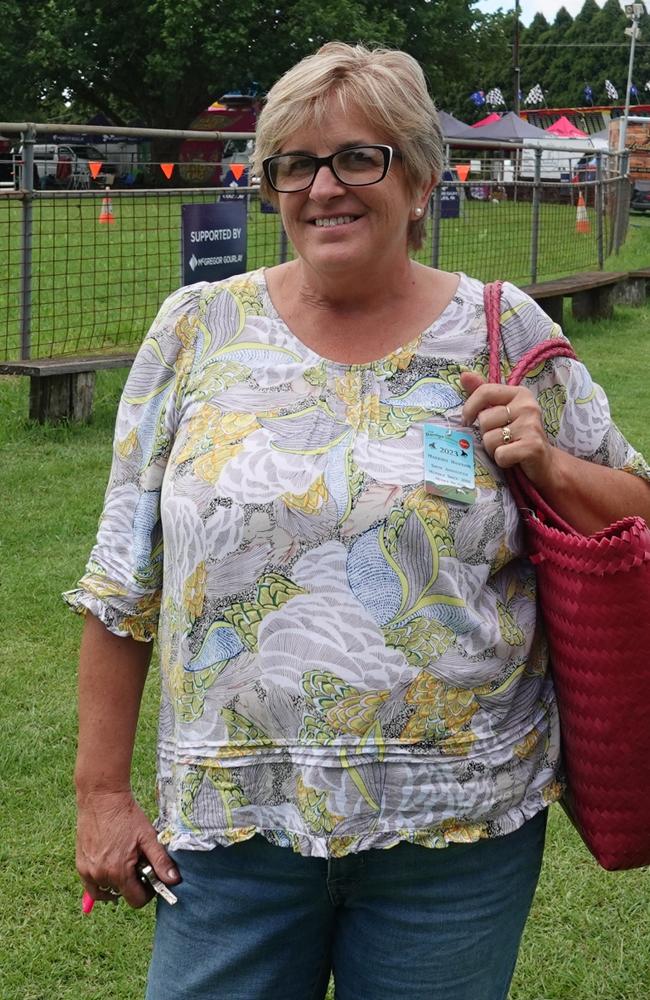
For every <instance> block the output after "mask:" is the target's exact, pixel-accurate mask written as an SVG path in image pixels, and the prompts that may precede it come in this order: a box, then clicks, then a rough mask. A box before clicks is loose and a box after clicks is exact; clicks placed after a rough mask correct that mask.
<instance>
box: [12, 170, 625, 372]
mask: <svg viewBox="0 0 650 1000" xmlns="http://www.w3.org/2000/svg"><path fill="white" fill-rule="evenodd" d="M482 170H483V171H485V173H486V174H487V175H488V176H487V177H485V178H483V177H480V178H478V179H469V180H467V181H466V182H465V183H460V182H458V181H457V180H454V181H453V182H452V183H451V184H450V185H448V186H447V187H448V189H449V190H451V193H452V195H453V197H452V198H451V202H454V199H456V201H455V209H454V211H453V213H452V215H453V217H447V215H448V209H449V203H450V199H449V198H447V199H445V196H444V188H443V189H438V190H437V192H436V193H435V195H434V198H433V199H432V203H431V212H430V218H429V223H428V229H427V239H426V242H425V246H424V248H423V249H422V250H421V251H419V252H418V253H417V254H416V255H415V257H416V259H418V260H420V261H422V262H423V263H427V264H434V265H435V266H438V267H441V268H444V269H446V270H452V271H458V270H462V271H466V272H467V273H469V274H471V275H474V276H476V277H478V278H481V279H483V280H493V279H495V278H504V279H507V280H510V281H514V282H515V283H517V284H526V283H529V282H531V281H535V280H543V279H545V278H552V277H558V276H561V275H563V274H568V273H571V272H576V271H581V270H586V269H594V268H595V267H598V266H602V261H603V259H604V257H605V256H606V255H607V254H608V253H611V252H612V250H613V249H616V248H617V247H618V246H619V245H620V243H621V242H622V240H623V238H624V233H625V226H626V224H627V216H628V213H627V201H626V199H628V200H629V189H628V186H627V184H626V183H625V182H624V181H623V179H622V178H616V179H610V180H607V181H605V182H604V183H603V184H602V185H600V184H599V183H598V182H597V181H595V180H589V179H586V180H585V179H583V178H581V179H580V181H581V182H580V184H579V185H578V184H576V183H571V181H570V179H567V178H566V177H565V178H564V179H563V180H561V181H549V180H541V181H539V182H538V183H537V184H535V183H534V182H533V181H531V180H520V179H518V180H517V182H516V183H515V182H514V181H513V180H512V178H509V177H508V176H507V175H505V176H504V174H503V170H502V169H501V167H499V168H498V169H496V168H495V167H494V165H492V166H490V165H489V163H488V162H487V161H482ZM499 170H501V175H500V176H499ZM495 174H497V176H496V177H495V176H494V175H495ZM240 190H243V193H244V197H245V198H246V208H247V261H246V267H247V269H249V270H251V269H253V268H257V267H260V266H270V265H273V264H276V263H278V262H280V261H281V260H283V259H287V258H288V257H289V256H291V248H290V247H288V246H287V242H286V237H285V236H284V233H283V232H282V227H281V223H280V219H279V216H278V215H277V214H275V213H269V212H267V211H264V210H263V206H262V204H261V202H260V196H259V190H258V189H256V188H247V189H240ZM222 193H223V189H216V188H214V187H211V188H201V189H197V188H189V187H185V188H183V187H171V186H169V185H167V186H166V187H163V186H161V187H160V188H156V189H139V188H137V187H131V188H129V187H127V188H120V189H112V190H110V191H105V190H103V189H102V188H94V189H91V188H88V189H86V188H83V189H79V188H78V187H73V188H71V189H66V190H48V189H42V190H36V191H34V192H33V193H31V192H25V191H11V190H7V189H4V190H0V359H2V360H8V361H11V360H17V359H19V358H20V357H21V356H22V357H32V358H46V357H57V356H61V355H70V354H86V353H93V352H98V353H106V352H110V351H112V350H114V349H115V350H117V349H120V350H124V349H135V347H136V346H137V345H138V344H139V343H140V341H141V340H142V337H143V335H144V334H145V332H146V330H147V328H148V326H149V325H150V323H151V321H152V319H153V317H154V316H155V314H156V312H157V310H158V308H159V306H160V303H161V301H162V300H163V299H164V297H165V296H166V295H168V294H169V293H170V292H172V291H173V290H174V289H175V288H177V287H178V286H179V285H180V284H182V275H181V247H180V239H181V208H182V206H183V205H188V204H201V203H202V204H207V203H214V202H215V201H216V200H217V199H218V198H219V197H220V196H221V194H222ZM579 195H581V199H583V200H584V205H580V204H579V203H578V197H579ZM107 197H109V198H110V205H109V204H107V203H106V202H105V201H104V199H105V198H107ZM601 205H602V210H601V211H599V206H601ZM445 206H447V211H446V207H445ZM107 212H108V214H110V215H111V216H112V218H113V219H114V221H112V222H111V221H104V222H102V221H100V216H101V215H102V213H104V215H106V213H107Z"/></svg>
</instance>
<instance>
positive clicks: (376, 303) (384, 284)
mask: <svg viewBox="0 0 650 1000" xmlns="http://www.w3.org/2000/svg"><path fill="white" fill-rule="evenodd" d="M291 267H292V268H293V271H292V273H291V275H290V278H291V280H292V282H293V283H294V288H295V289H296V293H297V297H298V299H300V300H302V301H303V302H307V303H309V304H310V305H312V306H320V307H322V308H326V309H331V310H336V311H338V312H345V313H356V312H365V311H366V308H367V306H368V305H369V304H372V306H373V309H374V310H376V309H377V308H378V307H380V306H381V303H382V302H392V303H394V302H395V300H396V299H400V298H403V297H406V296H408V295H409V294H410V293H411V292H412V290H413V287H414V285H415V283H416V279H417V265H416V264H414V263H413V261H411V260H410V259H409V258H408V257H407V256H404V258H403V259H400V260H399V261H398V262H397V263H396V262H395V261H394V260H393V261H392V262H391V263H390V266H387V267H385V268H381V267H377V268H373V271H372V273H371V274H368V273H367V271H365V269H364V273H363V274H358V273H357V272H356V271H355V270H354V269H345V270H343V269H342V270H341V271H336V272H329V273H325V274H324V273H323V272H321V271H315V270H314V269H313V268H311V267H310V266H309V264H307V262H306V261H304V260H302V259H300V258H299V259H298V260H296V261H294V262H293V264H292V265H291ZM288 276H289V275H288Z"/></svg>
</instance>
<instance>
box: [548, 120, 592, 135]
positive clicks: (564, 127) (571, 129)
mask: <svg viewBox="0 0 650 1000" xmlns="http://www.w3.org/2000/svg"><path fill="white" fill-rule="evenodd" d="M544 131H545V132H548V133H549V135H559V136H561V137H562V138H563V139H586V138H587V133H586V132H583V131H582V130H581V129H579V128H576V127H575V125H572V124H571V122H570V121H569V119H568V118H567V117H566V115H562V117H561V118H558V120H557V121H555V122H553V124H552V125H549V127H548V128H547V129H545V130H544Z"/></svg>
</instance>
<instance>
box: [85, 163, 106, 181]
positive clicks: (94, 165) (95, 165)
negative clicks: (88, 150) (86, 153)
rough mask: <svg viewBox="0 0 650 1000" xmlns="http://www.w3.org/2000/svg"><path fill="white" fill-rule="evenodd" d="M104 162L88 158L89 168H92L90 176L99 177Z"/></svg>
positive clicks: (94, 178)
mask: <svg viewBox="0 0 650 1000" xmlns="http://www.w3.org/2000/svg"><path fill="white" fill-rule="evenodd" d="M102 167H103V163H101V161H98V160H88V169H89V170H90V176H91V177H92V179H93V180H96V179H97V175H98V173H99V171H100V170H101V169H102Z"/></svg>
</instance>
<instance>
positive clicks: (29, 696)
mask: <svg viewBox="0 0 650 1000" xmlns="http://www.w3.org/2000/svg"><path fill="white" fill-rule="evenodd" d="M483 207H486V206H483ZM498 210H499V209H498V208H495V211H498ZM644 222H645V220H642V223H644ZM642 223H639V228H638V229H635V230H633V231H632V237H631V241H630V246H628V248H627V249H626V251H625V254H627V255H630V256H631V259H634V261H635V262H636V264H635V266H641V265H643V264H645V263H647V262H648V261H649V260H650V227H649V226H648V225H645V224H642ZM106 238H107V239H108V238H109V237H106ZM626 259H627V258H626V257H625V255H622V257H621V260H626ZM619 266H625V267H629V266H632V265H631V264H630V263H625V264H619ZM649 331H650V307H644V308H640V309H632V308H622V307H621V308H618V309H617V313H616V317H615V319H614V320H613V321H607V322H605V321H603V322H600V323H595V324H582V325H580V324H577V323H575V322H573V321H572V320H570V319H569V320H568V321H567V332H568V333H569V335H570V336H571V338H572V340H573V342H574V344H575V346H576V348H577V350H578V353H579V354H580V355H581V356H582V358H583V359H584V360H585V362H586V363H587V364H588V365H589V367H590V369H591V370H592V372H593V373H594V375H595V376H596V377H597V379H598V380H599V381H600V382H601V383H603V384H604V385H605V386H606V388H607V391H608V393H609V396H610V400H611V404H612V409H613V413H614V416H615V418H616V419H617V420H618V422H619V424H620V426H621V427H622V429H623V431H624V432H625V433H626V434H627V436H628V437H629V438H630V439H631V440H632V441H633V442H634V443H635V444H636V445H637V446H638V447H640V448H641V449H642V450H644V451H645V453H646V454H650V421H648V381H647V372H648V361H649V359H650V339H649V338H650V333H649ZM124 377H125V373H124V372H107V373H100V374H99V375H98V379H97V392H96V403H95V411H94V419H93V422H92V423H91V424H90V425H89V426H61V427H47V426H45V427H43V426H38V425H32V424H30V423H28V422H27V420H26V413H27V396H28V384H27V380H26V379H18V378H7V377H4V378H3V377H0V510H1V511H2V521H1V527H0V557H1V565H2V576H1V578H0V582H1V587H2V590H1V594H2V604H1V610H0V614H1V622H0V629H1V631H2V643H1V646H2V651H3V656H2V658H1V659H0V690H1V691H2V706H3V711H2V713H1V714H0V801H1V802H2V818H3V828H4V836H3V837H2V840H1V842H0V902H1V905H0V942H2V945H1V946H0V947H1V951H2V958H1V959H0V1000H139V998H141V997H142V995H143V984H144V979H145V974H146V965H147V956H148V953H149V948H150V941H151V933H152V918H153V913H152V909H151V907H148V908H146V909H145V910H143V911H138V912H135V911H131V910H129V909H128V908H127V907H126V906H124V905H119V906H117V907H116V908H114V907H110V906H98V907H96V909H95V911H94V912H93V914H92V916H91V917H89V918H84V917H82V915H81V909H80V898H81V889H80V885H79V883H78V881H77V878H76V875H75V871H74V796H73V790H72V784H71V776H72V769H73V761H74V754H75V728H76V720H75V668H76V658H77V649H78V643H79V635H80V630H81V622H80V620H79V619H77V618H76V617H74V616H72V615H71V614H70V613H69V612H68V611H67V610H66V609H65V607H64V606H63V603H62V602H61V599H60V597H59V594H60V592H61V591H62V590H64V589H66V588H68V587H70V586H71V585H73V584H74V581H75V580H76V578H77V577H78V576H79V574H80V572H81V570H82V568H83V566H84V563H85V560H86V557H87V555H88V551H89V548H90V545H91V543H92V539H93V537H94V532H95V527H96V522H97V517H98V515H99V512H100V509H101V503H102V496H103V492H104V486H105V482H106V477H107V473H108V466H109V461H110V453H111V435H112V425H113V420H114V416H115V408H116V404H117V400H118V397H119V393H120V390H121V386H122V383H123V381H124ZM156 689H157V678H156V671H155V669H154V670H153V671H152V675H151V676H150V679H149V682H148V684H147V688H146V693H145V701H144V708H143V712H142V718H141V725H140V732H139V738H138V745H137V748H136V758H135V774H136V792H137V794H138V796H139V797H140V798H141V800H142V801H143V802H144V803H145V804H146V806H147V807H148V808H149V809H150V810H151V811H152V812H153V809H154V803H153V797H152V789H153V781H154V746H155V717H156V703H157V693H156ZM649 878H650V873H649V872H648V871H636V872H626V873H619V874H607V873H604V872H602V871H600V870H599V869H598V868H597V866H596V864H595V862H593V861H592V860H591V859H590V857H589V856H588V854H587V852H586V850H585V849H584V848H583V847H582V845H581V844H580V842H579V840H578V838H577V835H576V834H575V832H574V831H573V829H572V828H571V827H570V826H569V824H568V822H567V821H566V820H565V818H564V816H563V814H562V812H561V810H560V809H559V808H554V809H553V810H552V817H551V824H550V834H549V847H548V850H547V853H546V858H545V862H544V868H543V873H542V879H541V883H540V888H539V891H538V894H537V897H536V901H535V905H534V909H533V913H532V916H531V919H530V922H529V925H528V928H527V931H526V935H525V939H524V944H523V948H522V954H521V958H520V962H519V965H518V968H517V972H516V977H515V982H514V985H513V989H512V993H511V1000H645V998H646V997H647V996H648V992H649V984H650V903H649V899H650V893H649V890H650V882H649ZM359 1000H372V998H359Z"/></svg>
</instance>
